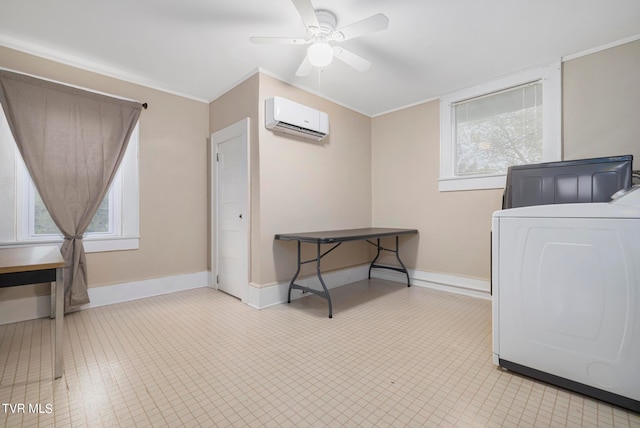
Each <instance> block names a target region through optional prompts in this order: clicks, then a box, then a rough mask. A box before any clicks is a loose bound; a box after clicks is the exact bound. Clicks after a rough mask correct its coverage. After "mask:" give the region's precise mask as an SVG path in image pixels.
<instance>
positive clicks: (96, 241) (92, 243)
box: [0, 236, 140, 253]
mask: <svg viewBox="0 0 640 428" xmlns="http://www.w3.org/2000/svg"><path fill="white" fill-rule="evenodd" d="M139 241H140V237H139V236H117V237H116V236H109V237H91V238H85V239H84V251H85V253H101V252H107V251H125V250H137V249H138V247H139ZM42 244H58V245H62V238H47V239H30V240H24V241H14V242H0V247H5V246H6V247H17V246H24V245H42Z"/></svg>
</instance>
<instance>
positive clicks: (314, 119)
mask: <svg viewBox="0 0 640 428" xmlns="http://www.w3.org/2000/svg"><path fill="white" fill-rule="evenodd" d="M265 104H266V105H265V107H266V108H265V127H266V128H267V129H270V130H273V131H276V132H284V133H287V134H292V135H296V136H298V137H302V138H307V139H311V140H315V141H320V140H322V139H323V138H325V137H326V136H327V135H329V116H328V115H327V114H326V113H324V112H321V111H319V110H316V109H313V108H311V107H307V106H304V105H302V104H298V103H295V102H293V101H290V100H287V99H285V98H282V97H273V98H269V99H267V100H266V102H265Z"/></svg>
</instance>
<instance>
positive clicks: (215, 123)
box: [207, 73, 260, 281]
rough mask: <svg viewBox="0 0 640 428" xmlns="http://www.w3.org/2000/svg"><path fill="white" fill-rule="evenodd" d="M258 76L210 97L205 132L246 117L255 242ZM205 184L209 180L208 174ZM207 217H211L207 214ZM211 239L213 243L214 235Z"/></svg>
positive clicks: (255, 255) (253, 253)
mask: <svg viewBox="0 0 640 428" xmlns="http://www.w3.org/2000/svg"><path fill="white" fill-rule="evenodd" d="M259 83H260V79H259V75H258V74H257V73H256V74H254V75H253V76H251V77H249V78H248V79H247V80H245V81H244V82H242V83H241V84H239V85H237V86H236V87H234V88H232V89H230V90H229V91H228V92H226V93H225V94H223V95H221V96H220V97H218V98H217V99H216V100H214V101H213V102H212V103H211V104H210V106H209V131H210V133H214V132H216V131H220V130H222V129H224V128H226V127H228V126H231V125H233V124H234V123H237V122H239V121H241V120H243V119H245V118H249V122H250V129H249V158H250V160H249V164H250V168H251V171H250V180H251V182H250V183H249V186H250V188H251V202H250V203H251V207H250V210H251V216H250V218H251V242H252V243H253V242H257V241H258V240H259V239H260V238H259V237H260V221H259V219H260V180H259V178H260V158H259V154H260V152H259V150H258V148H259V140H258V124H259V121H258V87H259ZM208 153H209V154H208V156H207V158H208V159H210V154H211V147H209V151H208ZM209 174H211V165H209ZM208 177H209V180H208V183H211V176H210V175H209V176H208ZM211 190H212V189H211V186H209V187H208V193H207V195H211ZM208 214H209V216H211V215H212V212H211V209H209V211H208ZM210 218H211V217H210ZM211 232H213V233H215V230H213V231H212V230H211V222H209V233H210V234H211ZM210 236H212V239H211V242H212V243H213V242H215V239H216V238H215V236H214V234H211V235H210ZM259 250H260V249H259V247H256V246H254V245H253V244H252V245H251V250H250V256H249V257H250V260H251V261H250V263H249V265H250V275H249V281H252V278H253V277H255V276H256V272H257V270H258V266H259V260H260V251H259ZM209 251H210V253H209V254H210V256H211V257H210V260H209V269H213V268H212V266H215V263H214V262H213V260H215V257H216V254H215V245H214V246H211V245H210V246H209Z"/></svg>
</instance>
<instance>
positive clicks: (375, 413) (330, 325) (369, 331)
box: [0, 280, 640, 427]
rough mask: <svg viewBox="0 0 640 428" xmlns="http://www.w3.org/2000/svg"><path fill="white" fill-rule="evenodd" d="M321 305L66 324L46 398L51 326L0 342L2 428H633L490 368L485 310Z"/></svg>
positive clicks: (9, 328)
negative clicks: (60, 360) (60, 359)
mask: <svg viewBox="0 0 640 428" xmlns="http://www.w3.org/2000/svg"><path fill="white" fill-rule="evenodd" d="M332 296H333V301H334V318H333V319H329V318H328V317H327V306H326V302H325V301H324V300H322V299H320V298H318V297H317V296H309V297H306V298H303V299H300V300H297V301H295V302H293V303H292V304H291V305H287V304H282V305H277V306H274V307H271V308H268V309H263V310H260V311H258V310H256V309H253V308H250V307H248V306H246V305H244V304H242V303H240V302H239V301H238V300H236V299H235V298H233V297H230V296H228V295H226V294H224V293H221V292H217V291H215V290H212V289H208V288H202V289H196V290H190V291H184V292H179V293H173V294H168V295H164V296H158V297H153V298H148V299H143V300H137V301H133V302H127V303H121V304H116V305H111V306H106V307H101V308H95V309H90V310H85V311H81V312H77V313H74V314H71V315H68V316H67V317H66V318H65V321H66V322H65V330H66V331H65V340H64V359H65V361H64V364H65V375H64V377H63V378H62V379H61V380H57V381H55V382H54V381H52V357H51V353H52V349H51V343H50V339H51V328H50V327H51V324H52V322H51V321H50V320H48V319H40V320H34V321H27V322H21V323H15V324H8V325H3V326H0V402H1V403H3V408H2V409H0V424H4V425H5V426H7V427H14V426H25V427H35V426H43V427H50V426H57V427H69V426H73V427H84V426H86V427H100V426H104V427H116V426H121V427H133V426H140V427H146V426H154V427H156V426H158V427H161V426H169V427H181V426H186V427H197V426H203V427H212V426H230V427H262V426H264V427H281V426H296V427H297V426H314V427H316V426H317V427H320V426H328V427H334V426H335V427H342V426H346V427H350V426H353V427H355V426H362V427H368V426H409V427H423V426H427V427H429V426H442V427H452V426H455V427H485V426H486V427H564V426H570V427H640V415H638V414H634V413H629V412H627V411H625V410H622V409H620V408H617V407H613V406H610V405H608V404H606V403H602V402H599V401H596V400H593V399H590V398H586V397H583V396H581V395H579V394H575V393H571V392H568V391H565V390H562V389H558V388H556V387H553V386H549V385H545V384H543V383H539V382H536V381H533V380H530V379H528V378H524V377H521V376H519V375H515V374H512V373H509V372H505V371H502V370H500V369H498V368H496V367H495V366H493V364H492V361H491V303H490V302H489V301H487V300H480V299H474V298H470V297H464V296H459V295H454V294H450V293H445V292H439V291H434V290H429V289H425V288H419V287H411V288H407V287H405V286H403V285H401V284H395V283H390V282H385V281H381V280H372V281H370V282H369V281H364V282H360V283H356V284H351V285H348V286H345V287H341V288H339V289H335V290H333V291H332ZM5 404H6V405H5ZM19 404H23V405H24V406H25V407H24V409H23V410H22V411H21V410H20V408H19Z"/></svg>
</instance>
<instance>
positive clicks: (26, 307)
mask: <svg viewBox="0 0 640 428" xmlns="http://www.w3.org/2000/svg"><path fill="white" fill-rule="evenodd" d="M368 273H369V265H368V264H367V265H361V266H355V267H351V268H347V269H341V270H336V271H332V272H327V273H323V274H322V279H323V280H324V282H325V285H326V286H327V288H329V289H331V288H335V287H340V286H342V285H345V284H349V283H352V282H356V281H362V280H365V279H367V277H368ZM409 275H410V276H411V285H412V286H418V287H427V288H432V289H435V290H441V291H447V292H450V293H457V294H464V295H466V296H471V297H478V298H482V299H491V294H490V283H489V281H482V280H477V279H471V278H464V277H459V276H454V275H445V274H438V273H433V272H423V271H417V270H409ZM371 276H372V277H373V278H379V279H386V280H388V281H394V282H400V283H406V281H407V277H406V275H404V274H403V273H400V272H395V271H387V270H383V269H373V270H372V271H371ZM210 280H211V272H207V271H205V272H196V273H190V274H183V275H175V276H167V277H163V278H155V279H148V280H143V281H134V282H128V283H124V284H115V285H107V286H104V287H95V288H89V290H88V292H89V298H90V299H91V303H89V304H87V305H84V306H82V309H89V308H96V307H99V306H104V305H111V304H114V303H120V302H127V301H130V300H136V299H144V298H146V297H152V296H158V295H160V294H167V293H174V292H176V291H183V290H189V289H192V288H201V287H208V286H209V283H210ZM296 282H297V283H298V284H300V285H303V286H310V287H314V288H316V287H319V285H318V279H317V277H316V276H315V275H309V276H307V277H304V278H300V279H298V280H297V281H296ZM288 290H289V281H288V280H287V281H285V282H279V283H276V284H273V285H269V286H262V287H259V286H256V285H249V287H248V291H247V297H246V299H245V300H244V303H246V304H248V305H249V306H251V307H254V308H256V309H263V308H267V307H269V306H273V305H277V304H280V303H284V302H286V301H287V292H288ZM306 295H308V294H303V293H302V292H301V291H300V290H293V291H292V292H291V299H292V300H295V299H299V298H301V297H303V296H306ZM50 314H51V303H50V299H49V296H35V297H28V298H24V299H15V300H6V301H0V325H3V324H10V323H14V322H20V321H27V320H32V319H37V318H44V317H48V316H49V315H50Z"/></svg>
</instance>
